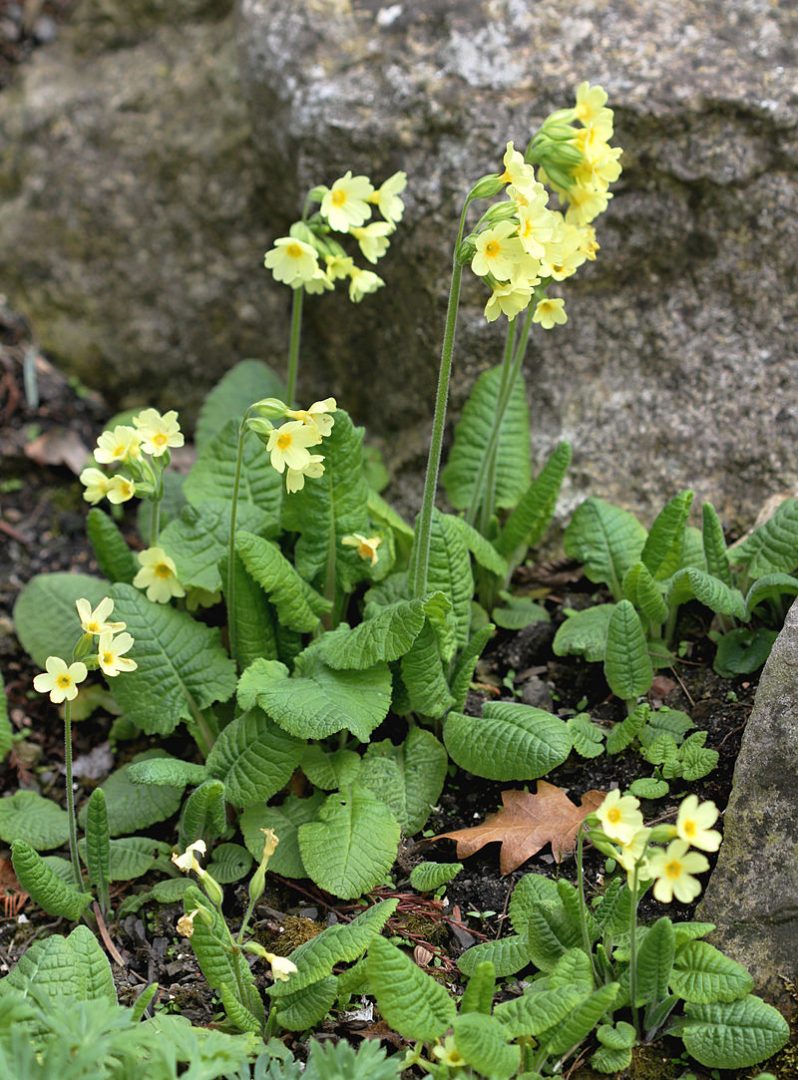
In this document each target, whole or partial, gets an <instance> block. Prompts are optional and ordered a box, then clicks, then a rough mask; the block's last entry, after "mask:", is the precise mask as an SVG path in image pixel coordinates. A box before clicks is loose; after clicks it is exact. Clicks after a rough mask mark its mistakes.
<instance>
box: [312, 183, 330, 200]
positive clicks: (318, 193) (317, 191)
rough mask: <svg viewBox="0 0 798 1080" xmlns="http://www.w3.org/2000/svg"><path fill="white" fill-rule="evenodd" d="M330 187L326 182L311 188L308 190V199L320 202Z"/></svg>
mask: <svg viewBox="0 0 798 1080" xmlns="http://www.w3.org/2000/svg"><path fill="white" fill-rule="evenodd" d="M328 190H329V189H328V188H326V187H325V186H324V184H319V185H318V187H314V188H311V189H310V191H309V192H308V201H309V202H317V203H320V202H321V201H322V199H323V198H324V196H325V195H326V194H327V191H328Z"/></svg>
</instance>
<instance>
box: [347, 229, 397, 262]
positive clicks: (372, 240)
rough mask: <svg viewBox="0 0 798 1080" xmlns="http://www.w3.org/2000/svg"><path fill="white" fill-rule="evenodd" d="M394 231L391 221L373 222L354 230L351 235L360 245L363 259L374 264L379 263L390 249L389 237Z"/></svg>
mask: <svg viewBox="0 0 798 1080" xmlns="http://www.w3.org/2000/svg"><path fill="white" fill-rule="evenodd" d="M393 231H394V226H393V225H391V223H390V222H389V221H373V222H372V223H371V224H370V225H364V226H363V227H362V228H360V229H352V230H351V233H352V236H354V238H355V240H357V242H358V244H359V245H360V250H361V251H362V252H363V257H364V258H365V259H368V261H369V262H370V263H372V264H373V263H378V262H379V261H380V259H381V258H382V257H383V255H384V254H385V252H386V251H387V250H388V248H389V247H390V245H391V242H390V240H389V239H388V237H389V236H390V235H391V233H392V232H393Z"/></svg>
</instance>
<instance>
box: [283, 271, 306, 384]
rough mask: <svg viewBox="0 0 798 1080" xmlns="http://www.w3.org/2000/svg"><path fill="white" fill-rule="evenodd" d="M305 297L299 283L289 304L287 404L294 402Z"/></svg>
mask: <svg viewBox="0 0 798 1080" xmlns="http://www.w3.org/2000/svg"><path fill="white" fill-rule="evenodd" d="M304 298H305V290H304V288H303V287H302V286H301V285H300V286H299V288H298V289H294V299H293V302H292V304H291V341H290V344H289V346H288V385H287V387H286V392H285V400H286V401H287V402H288V404H289V405H293V404H294V394H295V393H296V378H297V371H298V369H299V339H300V335H301V332H302V301H303V300H304Z"/></svg>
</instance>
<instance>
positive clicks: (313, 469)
mask: <svg viewBox="0 0 798 1080" xmlns="http://www.w3.org/2000/svg"><path fill="white" fill-rule="evenodd" d="M323 475H324V458H323V457H322V455H321V454H311V455H310V459H309V461H308V463H307V465H304V466H303V467H302V468H301V469H290V468H289V469H286V473H285V490H286V491H287V492H288V494H289V495H293V494H294V492H295V491H301V490H302V488H303V487H304V486H305V477H306V476H308V477H310V478H311V480H318V478H319V477H320V476H323Z"/></svg>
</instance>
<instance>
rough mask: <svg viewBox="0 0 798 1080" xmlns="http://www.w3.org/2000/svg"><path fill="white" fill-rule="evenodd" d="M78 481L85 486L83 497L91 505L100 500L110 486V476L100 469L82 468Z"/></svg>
mask: <svg viewBox="0 0 798 1080" xmlns="http://www.w3.org/2000/svg"><path fill="white" fill-rule="evenodd" d="M80 482H81V484H83V486H84V487H85V488H86V490H85V491H84V492H83V498H84V499H85V500H86V502H87V503H91V504H92V505H94V504H96V503H98V502H102V500H103V499H104V498H105V497H106V495H107V494H108V488H109V487H110V486H111V478H110V476H106V475H105V473H104V472H102V471H101V470H100V469H84V470H83V472H82V473H81V474H80Z"/></svg>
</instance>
